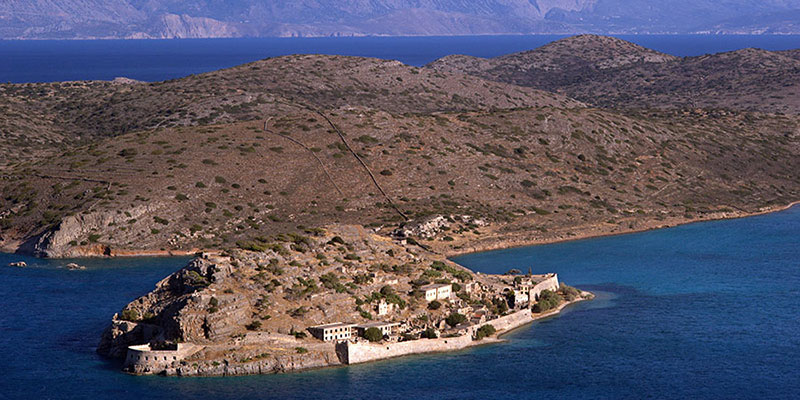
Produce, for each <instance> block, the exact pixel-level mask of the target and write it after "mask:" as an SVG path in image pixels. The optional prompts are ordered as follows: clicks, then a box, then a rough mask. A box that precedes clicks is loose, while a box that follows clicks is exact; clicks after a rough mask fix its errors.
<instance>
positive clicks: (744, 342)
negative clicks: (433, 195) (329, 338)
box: [0, 207, 800, 400]
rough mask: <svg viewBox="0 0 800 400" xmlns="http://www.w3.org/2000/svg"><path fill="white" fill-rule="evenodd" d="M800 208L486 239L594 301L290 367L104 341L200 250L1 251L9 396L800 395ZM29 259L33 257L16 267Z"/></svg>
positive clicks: (512, 263)
mask: <svg viewBox="0 0 800 400" xmlns="http://www.w3.org/2000/svg"><path fill="white" fill-rule="evenodd" d="M799 237H800V207H795V208H793V209H791V210H788V211H785V212H781V213H776V214H770V215H764V216H758V217H752V218H747V219H740V220H730V221H718V222H709V223H701V224H692V225H686V226H681V227H677V228H672V229H665V230H659V231H653V232H647V233H641V234H633V235H626V236H617V237H608V238H600V239H591V240H583V241H576V242H568V243H561V244H554V245H547V246H538V247H528V248H520V249H512V250H503V251H495V252H489V253H480V254H474V255H469V256H464V257H459V258H457V259H456V261H458V262H460V263H462V264H464V265H466V266H468V267H470V268H473V269H475V270H478V271H483V272H504V271H506V270H508V269H510V268H518V269H523V270H527V267H528V266H532V267H533V269H534V271H535V272H548V271H555V272H558V273H559V276H560V277H561V279H562V280H564V281H566V282H568V283H570V284H573V285H577V286H580V287H581V288H584V289H589V290H592V291H594V292H596V293H597V296H598V298H597V299H596V300H595V301H592V302H587V303H582V304H578V305H575V306H573V307H571V308H568V309H567V310H566V311H565V312H564V313H562V314H561V315H560V316H557V317H554V318H551V319H549V320H545V321H541V322H537V323H534V324H532V325H530V326H526V327H523V328H521V329H518V330H516V331H514V332H512V333H511V334H509V335H508V336H506V337H507V338H508V339H509V341H507V342H505V343H502V344H497V345H490V346H483V347H479V348H473V349H469V350H466V351H461V352H456V353H450V354H436V355H423V356H414V357H407V358H402V359H395V360H386V361H382V362H378V363H373V364H367V365H358V366H350V367H342V368H333V369H327V370H318V371H309V372H304V373H294V374H286V375H270V376H254V377H233V378H162V377H133V376H128V375H125V374H122V373H120V372H118V368H119V365H117V364H115V363H113V362H108V361H106V360H104V359H102V358H100V357H98V356H96V355H95V354H94V347H95V345H96V344H97V340H98V338H99V336H100V333H101V332H102V330H103V328H104V326H105V324H106V322H107V321H108V318H109V317H110V315H111V314H113V313H114V312H115V311H118V310H119V309H120V308H121V307H122V306H123V305H125V304H126V303H127V302H129V301H130V300H132V299H133V298H135V297H136V296H138V295H141V294H144V293H146V292H147V291H149V290H150V289H152V287H153V285H154V284H155V283H156V282H157V281H158V280H160V279H161V278H163V277H165V276H166V275H167V274H169V273H171V272H173V271H174V270H176V269H178V268H179V267H181V266H182V265H183V264H184V263H185V261H186V260H185V259H175V258H162V259H137V260H123V259H118V260H94V261H84V262H83V263H84V264H87V265H88V267H89V269H88V270H86V271H67V270H64V269H63V268H59V266H61V265H63V264H65V262H60V261H41V260H32V259H27V258H24V257H19V256H15V255H0V265H3V266H2V267H0V299H2V308H0V399H22V398H41V399H46V398H52V399H71V398H75V399H83V398H109V397H114V398H115V399H120V400H123V399H171V398H187V399H194V398H197V399H201V398H202V399H209V398H214V399H243V398H275V399H278V398H281V399H284V398H285V399H323V398H324V399H350V398H365V397H369V398H380V399H406V400H407V399H416V398H439V399H456V398H458V399H487V398H509V399H514V398H531V399H534V398H536V399H538V398H551V399H559V398H565V399H566V398H570V399H575V398H636V399H638V398H658V399H665V398H666V399H669V398H674V399H682V398H695V399H703V398H714V399H716V398H737V399H738V398H752V399H756V398H774V399H788V398H800V373H799V372H798V371H799V370H800V239H798V238H799ZM21 259H22V260H25V261H28V263H29V264H33V266H32V267H29V268H27V269H16V268H7V267H4V265H5V264H7V263H8V262H10V261H16V260H21Z"/></svg>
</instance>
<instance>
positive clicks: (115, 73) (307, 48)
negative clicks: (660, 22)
mask: <svg viewBox="0 0 800 400" xmlns="http://www.w3.org/2000/svg"><path fill="white" fill-rule="evenodd" d="M563 37H564V36H554V35H534V36H461V37H405V38H386V37H365V38H310V39H297V38H293V39H277V38H273V39H188V40H97V41H82V40H78V41H47V40H45V41H0V82H14V83H18V82H49V81H68V80H89V79H101V80H110V79H114V78H116V77H128V78H133V79H138V80H143V81H160V80H166V79H174V78H180V77H183V76H187V75H190V74H197V73H202V72H208V71H214V70H217V69H220V68H226V67H232V66H234V65H239V64H243V63H246V62H250V61H255V60H259V59H262V58H267V57H275V56H282V55H287V54H298V53H304V54H306V53H313V54H341V55H352V56H365V57H377V58H384V59H393V60H400V61H402V62H404V63H406V64H409V65H416V66H422V65H424V64H427V63H429V62H431V61H433V60H436V59H437V58H440V57H443V56H446V55H449V54H468V55H473V56H479V57H495V56H499V55H503V54H508V53H513V52H517V51H523V50H530V49H533V48H536V47H539V46H541V45H544V44H546V43H549V42H552V41H554V40H558V39H561V38H563ZM619 37H620V38H622V39H625V40H629V41H632V42H634V43H638V44H640V45H642V46H645V47H649V48H653V49H656V50H659V51H662V52H665V53H669V54H673V55H677V56H695V55H702V54H706V53H716V52H721V51H731V50H738V49H742V48H746V47H758V48H763V49H767V50H786V49H793V48H800V36H798V35H788V36H771V35H755V36H751V35H731V36H715V35H640V36H629V35H621V36H619Z"/></svg>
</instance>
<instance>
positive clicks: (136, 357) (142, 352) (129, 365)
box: [123, 343, 203, 374]
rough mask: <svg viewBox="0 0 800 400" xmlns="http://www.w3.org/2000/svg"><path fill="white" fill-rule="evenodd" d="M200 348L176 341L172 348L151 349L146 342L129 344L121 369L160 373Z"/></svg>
mask: <svg viewBox="0 0 800 400" xmlns="http://www.w3.org/2000/svg"><path fill="white" fill-rule="evenodd" d="M202 349H203V346H197V345H193V344H185V343H178V344H177V345H176V346H175V349H173V350H153V349H152V348H151V347H150V345H148V344H143V345H140V346H130V347H128V354H127V356H126V357H125V364H124V365H123V369H124V370H125V371H127V372H131V373H134V374H153V373H160V372H162V371H164V370H167V369H169V368H174V367H176V366H177V365H179V363H180V362H181V361H182V360H183V359H185V358H186V357H189V356H191V355H193V354H195V353H197V352H198V351H200V350H202Z"/></svg>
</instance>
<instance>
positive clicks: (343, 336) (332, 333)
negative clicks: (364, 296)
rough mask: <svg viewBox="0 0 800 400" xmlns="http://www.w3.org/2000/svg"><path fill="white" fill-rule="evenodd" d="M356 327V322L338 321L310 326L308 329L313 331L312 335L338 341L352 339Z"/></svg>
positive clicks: (325, 339)
mask: <svg viewBox="0 0 800 400" xmlns="http://www.w3.org/2000/svg"><path fill="white" fill-rule="evenodd" d="M355 328H356V324H343V323H340V322H337V323H333V324H327V325H317V326H312V327H310V328H308V331H309V332H310V333H311V336H314V337H315V338H317V339H319V340H323V341H326V342H331V341H337V342H338V341H342V340H349V339H351V338H352V337H353V330H354V329H355Z"/></svg>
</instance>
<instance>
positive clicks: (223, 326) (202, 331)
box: [97, 258, 250, 358]
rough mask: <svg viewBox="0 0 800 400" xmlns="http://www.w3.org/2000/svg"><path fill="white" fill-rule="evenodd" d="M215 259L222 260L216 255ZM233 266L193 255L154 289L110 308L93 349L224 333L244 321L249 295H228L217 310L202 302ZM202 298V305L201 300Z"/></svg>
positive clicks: (120, 353)
mask: <svg viewBox="0 0 800 400" xmlns="http://www.w3.org/2000/svg"><path fill="white" fill-rule="evenodd" d="M217 261H222V260H220V259H217ZM232 271H233V267H232V266H231V265H230V264H225V263H221V262H214V261H212V260H209V259H206V258H196V259H194V260H192V261H191V262H190V263H189V264H188V265H187V266H186V267H184V268H183V269H181V270H180V271H178V272H176V273H174V274H172V275H170V276H169V277H167V278H165V279H164V280H162V281H161V282H159V283H158V284H157V285H156V288H155V290H154V291H152V292H150V293H148V294H147V295H145V296H142V297H140V298H138V299H137V300H135V301H134V302H132V303H130V304H129V305H128V306H127V307H126V308H125V309H124V310H123V311H122V312H121V313H119V314H115V315H114V317H113V318H112V321H111V325H110V326H109V327H108V328H107V329H106V331H105V332H104V333H103V336H102V338H101V341H100V345H99V346H98V349H97V351H98V353H100V354H102V355H105V356H109V357H117V358H119V357H124V356H125V353H126V350H127V347H128V346H131V345H134V344H142V343H148V342H151V341H190V342H206V341H209V340H215V339H219V338H220V337H222V336H224V335H229V334H230V333H231V331H232V330H233V329H236V328H237V327H238V326H239V325H241V324H242V322H244V321H247V320H248V319H247V317H249V314H248V312H247V311H248V308H249V306H250V302H249V299H247V298H245V297H244V296H238V297H233V298H230V299H229V301H228V302H227V303H226V304H225V306H224V307H223V310H222V311H223V312H221V313H213V314H212V313H207V312H205V311H206V310H205V309H204V306H203V305H204V304H205V303H207V302H208V299H209V298H210V297H211V294H210V293H208V292H206V293H204V291H205V290H204V289H207V288H208V287H209V286H210V285H211V284H213V283H215V282H222V281H224V280H225V279H226V278H228V277H229V276H230V274H231V272H232ZM201 304H203V305H201Z"/></svg>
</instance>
